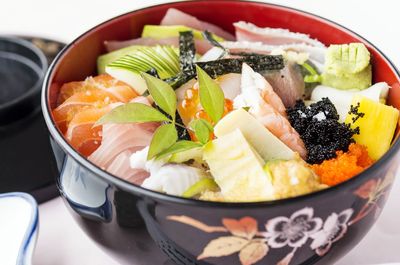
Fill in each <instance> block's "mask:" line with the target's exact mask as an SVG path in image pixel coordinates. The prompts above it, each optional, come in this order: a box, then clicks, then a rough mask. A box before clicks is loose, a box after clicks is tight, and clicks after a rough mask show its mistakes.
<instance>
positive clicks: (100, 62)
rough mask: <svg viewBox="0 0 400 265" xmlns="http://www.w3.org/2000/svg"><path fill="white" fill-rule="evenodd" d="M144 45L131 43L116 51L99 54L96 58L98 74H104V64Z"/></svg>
mask: <svg viewBox="0 0 400 265" xmlns="http://www.w3.org/2000/svg"><path fill="white" fill-rule="evenodd" d="M143 47H146V46H141V45H132V46H128V47H125V48H122V49H119V50H116V51H112V52H109V53H106V54H103V55H100V56H99V57H98V58H97V73H98V74H104V73H105V72H106V66H107V65H108V64H110V63H112V62H114V61H116V60H118V59H119V58H121V57H123V56H124V55H127V54H130V53H133V52H135V51H136V50H138V49H141V48H143Z"/></svg>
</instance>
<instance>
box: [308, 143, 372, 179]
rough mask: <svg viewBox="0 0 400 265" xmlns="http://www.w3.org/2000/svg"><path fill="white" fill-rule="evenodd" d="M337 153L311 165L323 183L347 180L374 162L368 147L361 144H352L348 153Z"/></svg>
mask: <svg viewBox="0 0 400 265" xmlns="http://www.w3.org/2000/svg"><path fill="white" fill-rule="evenodd" d="M336 155H337V157H336V158H333V159H329V160H325V161H324V162H322V163H321V164H314V165H311V168H312V169H313V170H314V172H315V173H316V174H317V175H318V176H320V178H321V183H323V184H326V185H329V186H333V185H336V184H339V183H341V182H343V181H346V180H348V179H350V178H352V177H354V176H355V175H357V174H359V173H361V172H362V171H363V170H364V169H366V168H368V167H369V166H370V165H372V163H373V162H374V161H373V160H372V159H371V158H370V157H369V155H368V151H367V148H366V147H365V146H363V145H360V144H354V143H353V144H350V146H349V151H347V152H346V153H344V152H343V151H337V152H336Z"/></svg>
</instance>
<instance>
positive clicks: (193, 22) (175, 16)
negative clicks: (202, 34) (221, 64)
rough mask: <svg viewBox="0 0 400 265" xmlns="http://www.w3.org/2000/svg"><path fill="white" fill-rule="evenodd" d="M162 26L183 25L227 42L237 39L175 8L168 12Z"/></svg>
mask: <svg viewBox="0 0 400 265" xmlns="http://www.w3.org/2000/svg"><path fill="white" fill-rule="evenodd" d="M160 25H183V26H187V27H190V28H194V29H197V30H200V31H204V30H208V31H210V32H212V33H215V34H216V35H218V36H220V37H222V38H224V39H226V40H234V39H235V37H234V36H233V35H232V34H230V33H229V32H227V31H225V30H223V29H222V28H220V27H218V26H216V25H214V24H211V23H208V22H204V21H201V20H199V19H197V18H196V17H194V16H191V15H189V14H186V13H184V12H182V11H180V10H178V9H175V8H170V9H168V10H167V13H166V14H165V16H164V18H163V19H162V20H161V23H160Z"/></svg>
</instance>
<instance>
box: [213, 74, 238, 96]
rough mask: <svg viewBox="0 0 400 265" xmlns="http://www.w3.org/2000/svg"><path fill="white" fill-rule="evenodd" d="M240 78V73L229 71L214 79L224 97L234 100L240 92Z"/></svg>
mask: <svg viewBox="0 0 400 265" xmlns="http://www.w3.org/2000/svg"><path fill="white" fill-rule="evenodd" d="M241 78H242V75H241V74H235V73H230V74H225V75H221V76H219V77H218V78H217V79H215V81H216V82H217V83H218V85H219V86H220V87H221V89H222V91H223V92H224V96H225V98H227V99H230V100H234V99H235V97H237V96H238V95H239V94H240V80H241Z"/></svg>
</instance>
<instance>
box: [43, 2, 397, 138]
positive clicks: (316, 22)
mask: <svg viewBox="0 0 400 265" xmlns="http://www.w3.org/2000/svg"><path fill="white" fill-rule="evenodd" d="M169 8H177V9H180V10H182V11H184V12H186V13H189V14H191V15H193V16H196V17H198V18H199V19H201V20H204V21H208V22H210V23H214V24H216V25H219V26H220V27H222V28H224V29H225V30H228V31H230V32H234V28H233V26H232V23H234V22H237V21H240V20H243V21H248V22H251V23H254V24H256V25H258V26H261V27H263V26H269V27H279V28H287V29H289V30H291V31H294V32H301V33H306V34H309V35H310V36H311V37H312V38H316V39H318V40H320V41H321V42H323V43H325V44H327V45H329V44H335V43H350V42H363V43H364V44H365V45H366V46H367V47H368V49H369V50H370V52H371V54H372V58H373V82H380V81H385V82H387V83H388V84H389V85H391V86H392V88H393V89H391V90H390V94H389V100H388V104H390V105H393V106H394V107H396V108H398V109H399V108H400V85H399V82H400V80H399V76H398V73H397V71H396V69H395V68H394V67H393V65H392V64H391V63H390V61H389V60H388V59H387V58H386V57H385V56H384V55H383V54H382V53H380V51H379V50H378V49H377V48H376V47H374V46H373V45H372V44H370V43H369V42H368V41H366V40H365V39H363V38H362V37H360V36H359V35H357V34H355V33H353V32H351V31H350V30H348V29H346V28H344V27H341V26H339V25H337V24H335V23H333V22H330V21H327V20H325V19H323V18H320V17H318V16H315V15H311V14H308V13H305V12H301V11H298V10H294V9H290V8H286V7H281V6H276V5H270V4H265V3H257V2H247V1H224V0H222V1H221V0H217V1H186V2H177V3H169V4H164V5H159V6H154V7H150V8H145V9H141V10H137V11H133V12H131V13H127V14H125V15H122V16H119V17H116V18H114V19H111V20H109V21H106V22H104V23H103V24H101V25H99V26H97V27H95V28H93V29H91V30H89V31H88V32H86V33H85V34H83V35H82V36H81V37H79V38H78V39H77V40H75V41H74V42H73V43H72V44H71V45H69V46H67V47H66V48H65V49H64V50H63V52H62V53H61V54H60V55H59V57H58V58H57V59H56V61H55V63H54V65H53V66H52V69H51V72H50V73H49V75H48V79H47V85H46V90H45V91H44V93H45V94H44V100H45V101H46V102H45V104H46V105H47V111H49V110H51V109H53V108H54V107H56V103H57V95H58V93H59V89H60V87H61V85H62V84H63V83H65V82H70V81H77V80H84V79H85V78H86V77H87V76H90V75H95V74H96V59H97V57H98V56H99V55H100V54H103V53H105V48H104V45H103V43H104V41H106V40H127V39H132V38H137V37H139V36H140V34H141V31H142V28H143V26H144V25H146V24H159V22H160V20H161V19H162V17H163V16H164V14H165V12H166V11H167V10H168V9H169ZM210 10H212V11H213V12H210ZM45 112H46V111H45ZM50 116H51V114H50ZM52 123H53V124H54V122H53V121H52ZM57 138H58V137H57ZM397 138H398V130H397V132H396V140H397ZM65 144H66V145H67V143H66V142H65Z"/></svg>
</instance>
